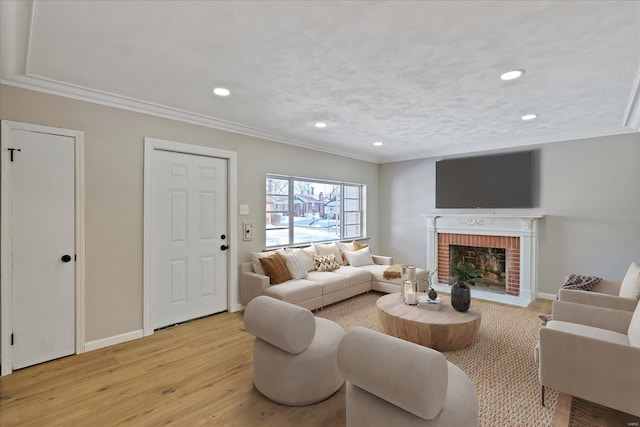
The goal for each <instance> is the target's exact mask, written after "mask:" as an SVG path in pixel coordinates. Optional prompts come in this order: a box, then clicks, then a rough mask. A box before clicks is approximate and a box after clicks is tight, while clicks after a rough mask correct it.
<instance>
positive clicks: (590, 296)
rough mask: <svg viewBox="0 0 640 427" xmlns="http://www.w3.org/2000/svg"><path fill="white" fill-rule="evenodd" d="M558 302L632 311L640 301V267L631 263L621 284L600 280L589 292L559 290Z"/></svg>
mask: <svg viewBox="0 0 640 427" xmlns="http://www.w3.org/2000/svg"><path fill="white" fill-rule="evenodd" d="M558 300H559V301H566V302H573V303H577V304H587V305H595V306H598V307H605V308H613V309H616V310H625V311H633V310H635V309H636V306H637V305H638V300H640V266H638V264H636V263H635V262H633V263H631V265H630V266H629V269H628V270H627V274H626V275H625V276H624V279H623V280H622V282H613V281H610V280H602V281H600V282H599V283H598V284H596V286H595V287H594V288H593V289H592V290H591V291H578V290H572V289H560V290H559V291H558Z"/></svg>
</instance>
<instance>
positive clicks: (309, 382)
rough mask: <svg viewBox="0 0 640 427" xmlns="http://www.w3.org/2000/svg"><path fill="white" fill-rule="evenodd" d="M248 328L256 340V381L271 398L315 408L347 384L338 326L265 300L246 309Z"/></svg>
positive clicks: (294, 307)
mask: <svg viewBox="0 0 640 427" xmlns="http://www.w3.org/2000/svg"><path fill="white" fill-rule="evenodd" d="M244 324H245V327H246V329H247V331H248V332H249V333H251V334H253V335H254V336H255V337H256V338H255V340H254V343H253V382H254V384H255V386H256V388H257V389H258V391H259V392H260V393H262V394H263V395H265V396H266V397H268V398H269V399H271V400H274V401H276V402H278V403H282V404H283V405H291V406H301V405H310V404H312V403H316V402H319V401H321V400H323V399H326V398H327V397H329V396H331V395H332V394H333V393H335V392H336V391H338V389H339V388H340V387H342V384H344V379H343V378H342V377H341V376H340V375H339V374H338V366H337V362H336V359H337V352H338V345H339V343H340V340H341V339H342V337H343V336H344V330H343V329H342V327H340V325H338V324H337V323H334V322H332V321H330V320H327V319H322V318H316V317H315V316H314V315H313V313H311V311H309V310H308V309H306V308H303V307H299V306H297V305H293V304H290V303H288V302H284V301H280V300H277V299H275V298H271V297H268V296H263V295H261V296H258V297H256V298H254V299H252V300H251V301H250V302H249V304H247V307H246V308H245V311H244Z"/></svg>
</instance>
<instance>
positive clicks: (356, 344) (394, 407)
mask: <svg viewBox="0 0 640 427" xmlns="http://www.w3.org/2000/svg"><path fill="white" fill-rule="evenodd" d="M338 368H339V371H340V374H341V375H342V376H344V378H345V379H346V380H347V427H360V426H362V427H370V426H403V427H412V426H465V427H471V426H477V425H478V398H477V395H476V391H475V388H474V386H473V383H471V380H469V377H467V375H466V374H465V373H464V372H463V371H462V370H460V368H458V367H457V366H455V365H453V364H451V363H449V362H447V359H446V358H445V357H444V356H443V355H442V353H440V352H438V351H436V350H433V349H430V348H427V347H423V346H421V345H418V344H414V343H412V342H409V341H404V340H401V339H400V338H396V337H392V336H390V335H386V334H382V333H380V332H376V331H372V330H370V329H366V328H361V327H355V328H352V329H351V330H349V332H347V334H346V335H345V336H344V338H343V339H342V341H341V342H340V347H339V349H338Z"/></svg>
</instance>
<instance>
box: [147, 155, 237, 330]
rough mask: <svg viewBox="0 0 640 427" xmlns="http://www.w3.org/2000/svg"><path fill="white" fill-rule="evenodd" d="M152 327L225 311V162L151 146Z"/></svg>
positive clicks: (155, 327) (226, 233)
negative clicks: (152, 149)
mask: <svg viewBox="0 0 640 427" xmlns="http://www.w3.org/2000/svg"><path fill="white" fill-rule="evenodd" d="M151 161H152V164H153V165H152V170H153V176H152V177H151V207H152V209H153V211H152V215H153V216H152V218H151V221H152V222H151V242H152V244H151V265H150V267H151V268H150V274H151V289H150V291H151V313H152V314H151V318H152V324H153V328H154V329H157V328H161V327H163V326H167V325H172V324H175V323H179V322H183V321H186V320H190V319H195V318H198V317H202V316H206V315H209V314H213V313H219V312H221V311H225V310H227V265H228V264H227V253H228V252H227V250H226V249H227V245H228V242H227V235H228V232H227V161H226V160H224V159H218V158H214V157H206V156H199V155H191V154H183V153H176V152H170V151H163V150H157V149H156V150H154V151H153V154H152V158H151Z"/></svg>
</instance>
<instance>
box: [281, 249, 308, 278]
mask: <svg viewBox="0 0 640 427" xmlns="http://www.w3.org/2000/svg"><path fill="white" fill-rule="evenodd" d="M284 262H285V264H287V269H288V270H289V274H291V278H292V279H304V278H306V277H307V268H306V267H305V266H304V263H303V262H302V258H300V255H298V254H297V253H294V252H292V253H290V254H285V255H284Z"/></svg>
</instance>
